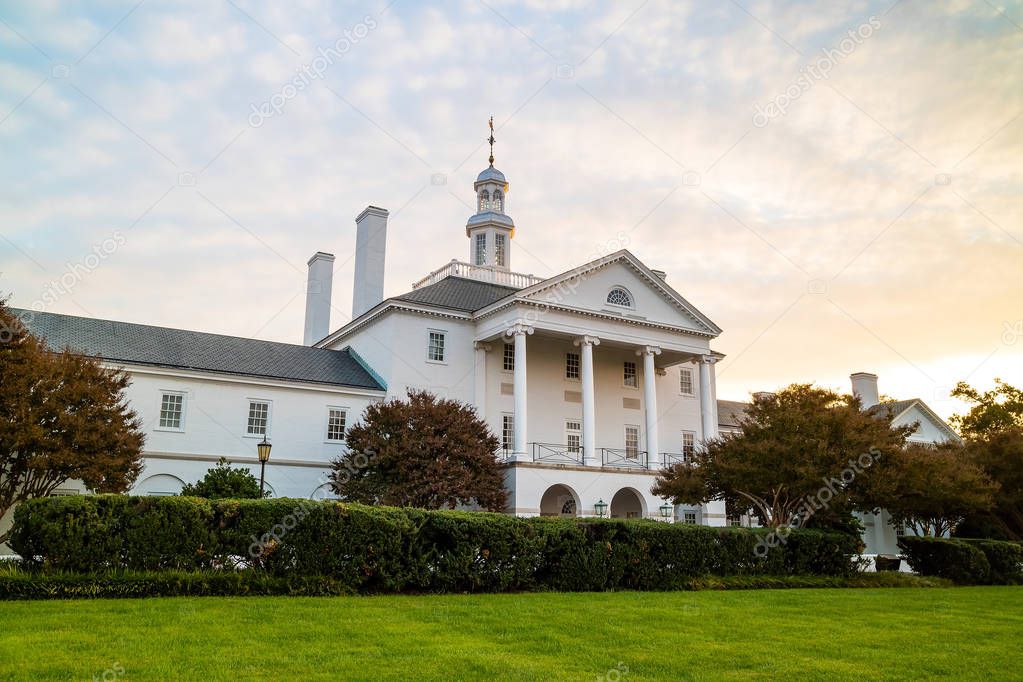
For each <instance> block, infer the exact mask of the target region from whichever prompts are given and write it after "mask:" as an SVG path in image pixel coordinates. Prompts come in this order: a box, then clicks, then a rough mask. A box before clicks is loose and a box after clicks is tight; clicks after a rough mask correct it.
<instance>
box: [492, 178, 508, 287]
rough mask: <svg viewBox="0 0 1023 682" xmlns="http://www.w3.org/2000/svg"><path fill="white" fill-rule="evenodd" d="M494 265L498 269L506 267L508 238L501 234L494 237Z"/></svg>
mask: <svg viewBox="0 0 1023 682" xmlns="http://www.w3.org/2000/svg"><path fill="white" fill-rule="evenodd" d="M495 194H496V193H495ZM494 265H496V266H497V267H499V268H503V267H507V265H508V238H507V237H505V236H504V235H503V234H501V233H497V234H495V235H494Z"/></svg>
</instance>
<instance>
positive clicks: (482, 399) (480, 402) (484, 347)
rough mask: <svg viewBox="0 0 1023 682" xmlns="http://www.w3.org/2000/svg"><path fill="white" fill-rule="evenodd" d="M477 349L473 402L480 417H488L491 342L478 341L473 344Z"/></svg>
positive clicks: (483, 418)
mask: <svg viewBox="0 0 1023 682" xmlns="http://www.w3.org/2000/svg"><path fill="white" fill-rule="evenodd" d="M473 348H475V349H476V363H475V365H474V367H473V380H474V383H473V404H474V405H476V412H477V414H479V416H480V419H482V420H484V421H486V419H487V353H488V352H489V351H490V344H487V343H482V342H480V341H477V342H475V343H474V344H473Z"/></svg>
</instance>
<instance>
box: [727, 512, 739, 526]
mask: <svg viewBox="0 0 1023 682" xmlns="http://www.w3.org/2000/svg"><path fill="white" fill-rule="evenodd" d="M728 525H729V526H741V525H742V517H741V516H739V515H738V514H733V513H731V512H729V513H728Z"/></svg>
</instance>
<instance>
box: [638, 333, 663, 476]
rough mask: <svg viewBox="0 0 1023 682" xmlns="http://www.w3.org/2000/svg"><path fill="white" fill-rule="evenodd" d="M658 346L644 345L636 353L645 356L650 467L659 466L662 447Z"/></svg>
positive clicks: (645, 395) (645, 391)
mask: <svg viewBox="0 0 1023 682" xmlns="http://www.w3.org/2000/svg"><path fill="white" fill-rule="evenodd" d="M660 353H661V349H660V348H658V347H657V346H643V347H642V348H640V349H639V350H638V351H636V355H642V356H643V403H644V405H643V407H644V408H645V409H646V463H647V467H648V468H650V469H655V468H657V458H658V457H659V456H660V448H659V444H658V438H657V422H658V419H657V384H656V379H655V376H656V368H655V367H654V357H655V356H657V355H660Z"/></svg>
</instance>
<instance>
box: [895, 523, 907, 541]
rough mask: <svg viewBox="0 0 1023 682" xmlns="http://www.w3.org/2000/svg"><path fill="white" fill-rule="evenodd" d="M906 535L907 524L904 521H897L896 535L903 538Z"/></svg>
mask: <svg viewBox="0 0 1023 682" xmlns="http://www.w3.org/2000/svg"><path fill="white" fill-rule="evenodd" d="M905 536H906V524H904V523H896V524H895V537H899V538H902V537H905Z"/></svg>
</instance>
